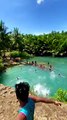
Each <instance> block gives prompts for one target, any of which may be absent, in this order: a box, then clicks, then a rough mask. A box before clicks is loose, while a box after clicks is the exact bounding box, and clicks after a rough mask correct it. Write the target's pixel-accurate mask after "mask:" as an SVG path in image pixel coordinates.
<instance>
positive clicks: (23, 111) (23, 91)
mask: <svg viewBox="0 0 67 120" xmlns="http://www.w3.org/2000/svg"><path fill="white" fill-rule="evenodd" d="M29 89H30V86H29V84H28V83H27V82H20V83H18V84H16V85H15V92H16V97H17V99H18V101H19V103H20V109H19V114H18V116H17V118H16V120H34V109H35V103H36V102H43V103H51V104H55V105H57V106H59V105H61V103H60V102H56V101H54V100H51V99H48V98H43V97H38V96H33V95H29Z"/></svg>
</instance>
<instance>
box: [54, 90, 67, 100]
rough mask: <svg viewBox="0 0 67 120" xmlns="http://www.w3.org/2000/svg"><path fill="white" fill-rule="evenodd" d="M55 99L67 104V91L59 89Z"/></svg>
mask: <svg viewBox="0 0 67 120" xmlns="http://www.w3.org/2000/svg"><path fill="white" fill-rule="evenodd" d="M55 98H56V99H57V100H59V101H62V102H67V91H66V90H62V89H61V88H59V89H58V91H57V92H56V94H55Z"/></svg>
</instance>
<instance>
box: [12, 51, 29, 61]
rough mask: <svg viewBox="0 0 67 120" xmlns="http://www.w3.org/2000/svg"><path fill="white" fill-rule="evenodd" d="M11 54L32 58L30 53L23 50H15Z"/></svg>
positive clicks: (14, 56)
mask: <svg viewBox="0 0 67 120" xmlns="http://www.w3.org/2000/svg"><path fill="white" fill-rule="evenodd" d="M10 55H11V57H13V58H16V57H21V58H24V59H26V58H30V57H31V55H30V54H28V53H27V52H22V53H20V52H18V51H13V52H11V54H10Z"/></svg>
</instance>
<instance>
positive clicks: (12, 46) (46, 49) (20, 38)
mask: <svg viewBox="0 0 67 120" xmlns="http://www.w3.org/2000/svg"><path fill="white" fill-rule="evenodd" d="M14 50H15V51H19V52H20V53H22V52H27V53H28V54H31V55H34V56H67V31H65V32H64V31H62V32H61V33H60V32H55V31H52V32H51V33H49V34H45V33H44V34H42V35H32V34H21V33H20V32H19V30H18V28H14V30H13V31H10V32H7V27H6V26H5V24H4V23H3V21H2V20H1V21H0V56H2V55H3V53H4V54H5V52H6V51H9V52H11V51H14Z"/></svg>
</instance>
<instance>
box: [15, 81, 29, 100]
mask: <svg viewBox="0 0 67 120" xmlns="http://www.w3.org/2000/svg"><path fill="white" fill-rule="evenodd" d="M29 89H30V86H29V84H28V83H27V82H20V83H18V84H16V85H15V92H16V96H17V99H19V100H21V101H22V102H27V101H28V95H29Z"/></svg>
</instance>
